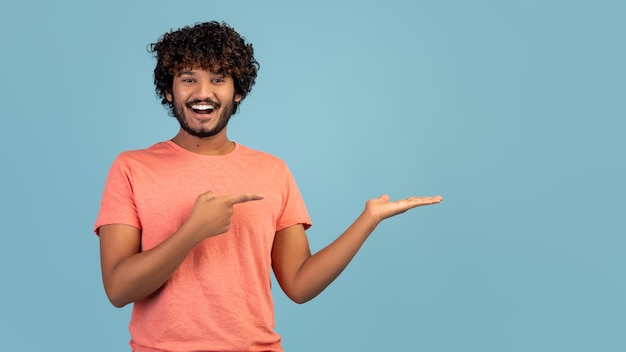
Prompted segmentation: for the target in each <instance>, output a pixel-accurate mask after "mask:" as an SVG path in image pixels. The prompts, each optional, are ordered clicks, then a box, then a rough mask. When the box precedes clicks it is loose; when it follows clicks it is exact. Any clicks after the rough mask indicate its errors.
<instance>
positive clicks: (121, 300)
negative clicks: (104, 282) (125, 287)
mask: <svg viewBox="0 0 626 352" xmlns="http://www.w3.org/2000/svg"><path fill="white" fill-rule="evenodd" d="M105 292H106V295H107V298H108V299H109V302H111V304H112V305H113V306H114V307H115V308H123V307H125V306H126V305H128V304H129V303H131V301H130V300H128V299H127V298H126V297H125V296H124V295H123V293H122V292H120V291H119V290H115V289H113V288H106V287H105Z"/></svg>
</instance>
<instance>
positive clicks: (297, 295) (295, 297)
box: [285, 291, 319, 304]
mask: <svg viewBox="0 0 626 352" xmlns="http://www.w3.org/2000/svg"><path fill="white" fill-rule="evenodd" d="M285 294H286V295H287V297H289V299H290V300H292V301H293V302H295V303H297V304H304V303H307V302H308V301H310V300H312V299H313V298H315V297H316V296H317V295H318V294H319V293H314V294H311V293H307V292H293V291H291V292H286V291H285Z"/></svg>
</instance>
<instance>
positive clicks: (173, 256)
mask: <svg viewBox="0 0 626 352" xmlns="http://www.w3.org/2000/svg"><path fill="white" fill-rule="evenodd" d="M196 243H197V240H195V239H194V238H193V236H191V235H190V233H188V231H187V229H185V228H184V227H181V229H179V230H178V231H177V232H176V233H174V234H172V235H171V236H170V237H168V238H167V239H166V240H165V241H163V242H162V243H160V244H159V245H158V246H156V247H154V248H152V249H150V250H147V251H145V252H141V253H136V254H134V255H131V256H128V257H126V258H124V259H122V260H120V261H119V262H118V263H117V264H115V265H114V266H112V267H111V269H110V270H109V272H108V273H106V274H105V275H104V283H105V289H106V292H107V295H108V297H109V299H110V301H111V303H112V304H113V305H114V306H116V307H123V306H125V305H127V304H129V303H132V302H135V301H137V300H139V299H141V298H144V297H146V296H148V295H149V294H151V293H153V292H154V291H156V290H157V289H158V288H160V287H161V286H162V285H163V284H164V283H165V282H166V281H167V280H168V279H169V278H170V276H171V275H172V273H173V272H174V271H175V270H176V269H177V268H178V266H179V265H180V263H182V261H183V260H184V259H185V258H186V257H187V255H188V254H189V252H191V250H192V249H193V247H194V246H195V244H196ZM103 274H104V273H103Z"/></svg>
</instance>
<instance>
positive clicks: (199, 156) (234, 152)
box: [163, 139, 241, 158]
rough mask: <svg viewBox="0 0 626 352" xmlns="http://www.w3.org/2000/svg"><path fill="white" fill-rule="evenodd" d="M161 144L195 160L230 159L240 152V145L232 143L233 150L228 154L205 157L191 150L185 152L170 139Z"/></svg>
mask: <svg viewBox="0 0 626 352" xmlns="http://www.w3.org/2000/svg"><path fill="white" fill-rule="evenodd" d="M163 143H165V145H167V146H169V147H170V148H172V149H174V150H176V151H177V152H178V153H181V154H185V155H188V156H193V157H196V158H230V157H232V156H234V155H236V154H238V153H239V151H240V150H241V145H240V144H239V143H237V142H233V143H234V144H235V147H234V148H233V150H231V151H230V152H228V153H226V154H219V155H205V154H200V153H194V152H192V151H191V150H187V149H185V148H183V147H181V146H180V145H178V144H176V143H174V141H172V140H171V139H168V140H166V141H164V142H163Z"/></svg>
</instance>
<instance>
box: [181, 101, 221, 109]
mask: <svg viewBox="0 0 626 352" xmlns="http://www.w3.org/2000/svg"><path fill="white" fill-rule="evenodd" d="M197 104H208V105H213V106H214V107H215V109H219V108H220V106H222V104H220V103H218V102H216V101H215V100H211V99H195V100H191V101H188V102H186V103H185V106H186V107H188V108H189V109H191V106H192V105H197Z"/></svg>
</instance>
